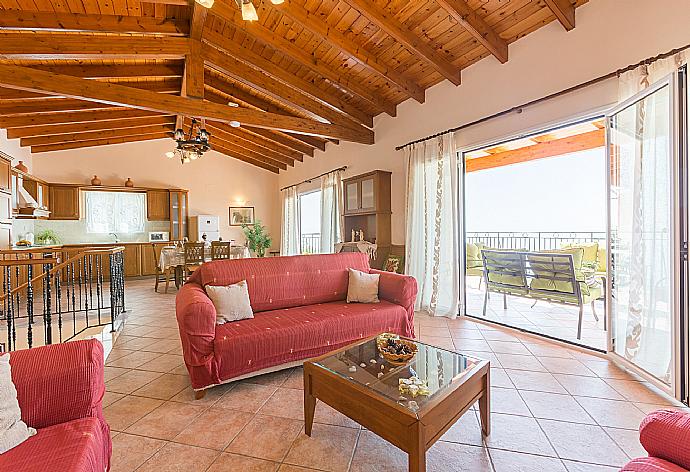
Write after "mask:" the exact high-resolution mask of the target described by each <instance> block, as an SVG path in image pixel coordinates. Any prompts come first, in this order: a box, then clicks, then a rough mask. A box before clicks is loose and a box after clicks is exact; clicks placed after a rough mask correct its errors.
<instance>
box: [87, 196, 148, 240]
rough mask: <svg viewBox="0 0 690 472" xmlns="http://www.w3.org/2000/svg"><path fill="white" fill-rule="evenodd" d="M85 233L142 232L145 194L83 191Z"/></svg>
mask: <svg viewBox="0 0 690 472" xmlns="http://www.w3.org/2000/svg"><path fill="white" fill-rule="evenodd" d="M84 196H85V205H86V232H87V233H106V234H107V233H124V234H127V233H143V232H144V230H145V228H146V194H144V193H138V192H100V191H93V192H84Z"/></svg>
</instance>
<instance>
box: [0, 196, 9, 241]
mask: <svg viewBox="0 0 690 472" xmlns="http://www.w3.org/2000/svg"><path fill="white" fill-rule="evenodd" d="M0 223H6V224H12V195H10V194H9V193H4V192H2V193H0ZM0 247H5V246H0Z"/></svg>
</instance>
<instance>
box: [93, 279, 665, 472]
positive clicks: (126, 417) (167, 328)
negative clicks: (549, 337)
mask: <svg viewBox="0 0 690 472" xmlns="http://www.w3.org/2000/svg"><path fill="white" fill-rule="evenodd" d="M152 287H153V281H151V280H136V281H131V282H129V281H128V284H127V304H128V309H129V313H128V315H129V319H128V322H127V323H126V326H125V328H124V331H123V333H122V334H121V335H120V337H119V338H118V339H117V340H116V342H115V345H114V348H113V350H112V352H111V353H110V355H109V357H108V359H107V365H106V368H105V376H106V386H107V393H106V396H105V399H104V405H105V416H106V419H107V420H108V422H109V423H110V426H111V429H112V436H113V459H112V462H113V471H114V472H130V471H134V470H136V471H140V472H144V471H145V472H148V471H156V472H163V471H209V472H221V471H257V472H263V471H280V472H305V471H313V470H317V471H336V472H339V471H352V472H354V471H357V472H371V471H382V472H383V471H385V472H394V471H405V470H407V465H406V464H407V462H406V460H407V458H406V455H405V454H404V453H402V452H401V451H399V450H398V449H396V448H395V447H393V446H391V445H390V444H388V443H386V442H385V441H383V440H382V439H380V438H379V437H377V436H376V435H374V434H372V433H371V432H369V431H366V430H363V429H361V428H360V427H359V426H358V425H357V424H356V423H354V422H352V421H351V420H350V419H348V418H346V417H344V416H342V415H340V414H339V413H338V412H336V411H334V410H332V409H331V408H329V407H327V406H325V405H323V404H319V405H318V407H317V411H316V418H315V421H316V423H317V424H315V426H314V431H313V435H312V437H311V438H309V437H307V436H306V435H304V433H303V422H302V391H301V388H302V378H301V377H302V376H301V370H300V369H290V370H286V371H282V372H278V373H274V374H269V375H264V376H262V377H257V378H253V379H249V380H245V381H241V382H237V383H234V384H230V385H225V386H221V387H216V388H213V389H212V390H210V391H209V392H208V394H207V395H206V397H205V398H204V399H203V400H198V401H196V400H193V395H192V390H191V389H190V387H189V382H188V378H187V372H186V370H185V367H184V364H183V361H182V356H181V347H180V341H179V337H178V333H177V327H176V322H175V316H174V300H175V291H174V290H173V291H171V293H169V294H167V295H165V294H155V293H154V292H153V289H152ZM416 329H417V334H418V336H420V337H421V339H422V340H424V341H428V342H431V343H435V344H438V345H440V346H444V347H447V348H449V349H457V350H460V351H463V352H467V353H470V354H473V355H475V356H477V357H482V358H486V359H489V360H490V361H491V364H492V382H493V386H492V402H493V403H492V411H493V413H492V421H493V428H492V434H491V436H490V437H488V438H482V435H481V432H480V427H479V420H478V417H477V412H476V411H475V410H471V411H469V412H468V413H467V414H466V415H465V416H463V417H462V418H461V419H460V421H459V422H458V423H457V424H456V425H455V426H454V427H453V428H452V429H451V430H449V431H448V432H447V433H446V434H445V435H444V436H443V437H442V439H441V440H440V441H439V442H437V443H436V444H435V445H434V446H433V447H432V449H431V450H430V451H429V452H428V455H427V457H428V470H429V471H434V472H450V471H454V472H455V471H471V472H484V471H487V472H488V471H494V472H511V471H512V472H517V471H519V472H530V471H535V472H542V471H554V472H557V471H566V472H599V471H602V472H603V471H615V470H617V468H618V467H620V466H621V465H622V464H623V463H625V462H626V461H627V460H628V459H629V458H631V457H635V456H640V455H643V454H644V452H643V451H642V449H641V446H640V444H639V442H638V440H637V430H636V429H637V426H638V424H639V422H640V420H641V419H642V417H643V416H644V414H645V413H647V412H649V411H652V410H654V409H656V408H659V407H665V406H668V405H671V401H670V400H668V399H666V398H664V397H662V396H660V395H658V394H657V393H656V392H654V391H653V390H651V389H650V388H649V387H648V385H646V384H645V383H644V382H641V381H639V380H638V379H636V378H635V377H633V376H632V375H631V374H629V373H628V372H626V371H624V370H621V369H619V368H618V367H616V366H615V365H614V364H612V363H611V362H609V361H607V360H604V359H602V358H600V357H596V356H593V355H589V354H586V353H583V352H580V351H575V350H571V349H568V348H565V347H561V346H558V345H555V344H551V343H549V342H545V341H542V340H540V339H537V338H532V337H526V336H523V335H520V334H514V333H511V332H508V331H506V330H502V329H496V328H493V327H491V326H488V325H484V324H479V323H476V322H472V321H467V320H446V319H433V318H429V317H424V316H418V317H417V320H416Z"/></svg>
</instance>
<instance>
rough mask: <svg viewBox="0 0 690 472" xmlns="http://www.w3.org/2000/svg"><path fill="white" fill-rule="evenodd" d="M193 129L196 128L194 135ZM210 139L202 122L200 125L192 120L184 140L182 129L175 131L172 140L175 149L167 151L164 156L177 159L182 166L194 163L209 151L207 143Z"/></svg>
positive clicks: (209, 147) (209, 146)
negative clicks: (175, 145)
mask: <svg viewBox="0 0 690 472" xmlns="http://www.w3.org/2000/svg"><path fill="white" fill-rule="evenodd" d="M194 128H196V135H194ZM210 137H211V135H210V134H209V132H208V131H206V128H205V127H204V125H203V122H202V123H201V124H200V123H199V122H198V121H197V120H196V119H194V118H192V126H191V128H190V129H189V136H188V137H186V138H185V134H184V130H183V129H182V128H178V129H176V130H175V135H174V136H173V139H175V141H176V142H177V147H176V148H175V150H174V151H169V152H167V153H165V155H166V156H167V157H169V158H170V159H173V158H174V157H178V158H179V159H180V162H182V164H186V163H188V162H191V161H195V160H197V159H199V158H201V156H202V155H203V154H204V153H205V152H206V151H209V150H210V149H211V145H210V144H209V142H208V139H209V138H210Z"/></svg>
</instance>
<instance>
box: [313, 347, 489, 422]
mask: <svg viewBox="0 0 690 472" xmlns="http://www.w3.org/2000/svg"><path fill="white" fill-rule="evenodd" d="M406 340H407V339H406ZM407 341H410V342H412V343H414V344H415V345H416V346H417V352H416V354H415V355H414V357H412V359H410V360H409V361H407V362H405V363H404V364H402V365H399V364H392V363H390V362H389V361H388V360H386V359H385V358H384V357H383V355H382V354H381V353H380V352H379V350H378V347H377V345H376V338H374V339H371V340H369V341H366V342H363V343H360V344H356V345H354V346H351V347H349V348H347V349H345V350H343V351H340V352H337V353H335V354H333V355H331V356H328V357H326V358H324V359H321V360H319V361H316V362H314V364H315V365H316V366H319V367H322V368H324V369H327V370H329V371H331V372H333V373H334V374H336V375H338V376H340V377H342V378H344V379H347V380H349V381H351V382H355V383H357V384H360V385H362V386H364V387H366V388H368V389H370V390H371V391H373V392H376V393H377V394H378V395H379V396H381V397H383V398H384V399H385V400H388V401H391V402H394V403H398V404H399V405H401V406H403V407H405V408H407V409H408V410H409V411H411V412H412V413H413V414H415V415H416V414H417V412H419V411H420V410H422V409H423V408H424V406H425V405H426V404H427V403H429V402H430V401H431V400H433V399H434V398H435V397H436V396H437V395H438V394H439V393H441V392H443V391H444V390H445V389H447V388H448V387H450V386H451V385H452V384H453V382H454V381H456V380H458V379H460V378H461V377H463V376H465V375H468V374H469V373H470V372H471V371H472V370H473V369H474V368H475V367H477V366H478V365H479V363H481V362H482V360H480V359H477V358H473V357H469V356H466V355H463V354H460V353H457V352H452V351H448V350H446V349H441V348H439V347H435V346H430V345H428V344H424V343H421V342H418V341H413V340H407ZM415 387H416V388H415Z"/></svg>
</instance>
